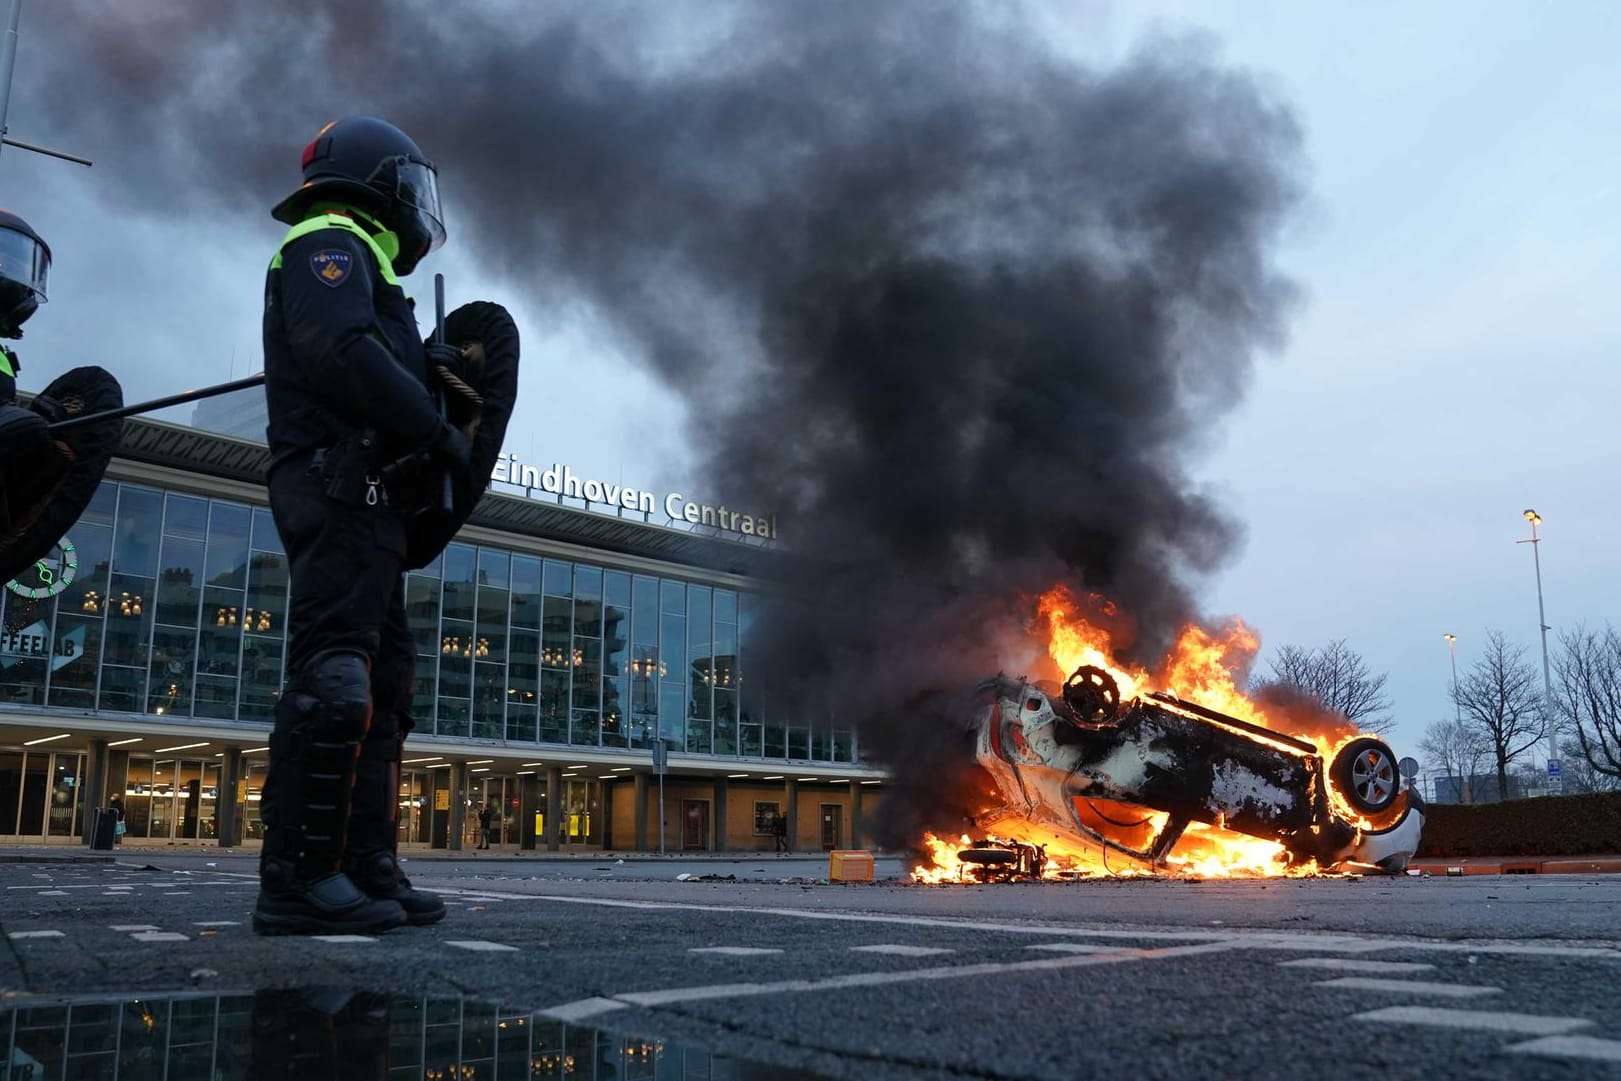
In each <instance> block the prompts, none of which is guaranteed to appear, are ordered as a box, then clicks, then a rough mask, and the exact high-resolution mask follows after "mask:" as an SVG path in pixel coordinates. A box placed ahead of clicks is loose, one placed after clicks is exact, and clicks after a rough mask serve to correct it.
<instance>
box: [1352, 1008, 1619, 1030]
mask: <svg viewBox="0 0 1621 1081" xmlns="http://www.w3.org/2000/svg"><path fill="white" fill-rule="evenodd" d="M1351 1020H1353V1021H1377V1022H1379V1023H1381V1024H1388V1023H1390V1022H1395V1023H1396V1024H1398V1025H1428V1026H1430V1027H1431V1028H1462V1029H1473V1030H1475V1031H1478V1032H1506V1033H1509V1034H1511V1035H1515V1036H1562V1035H1564V1034H1565V1033H1567V1032H1570V1031H1572V1030H1574V1029H1578V1028H1586V1027H1587V1026H1588V1025H1591V1024H1592V1023H1593V1022H1591V1021H1588V1020H1586V1019H1585V1018H1581V1017H1545V1016H1542V1015H1540V1014H1532V1013H1492V1012H1490V1011H1487V1010H1448V1009H1443V1008H1442V1007H1440V1006H1386V1007H1385V1008H1384V1009H1382V1010H1373V1011H1371V1012H1369V1013H1357V1014H1352V1015H1351Z"/></svg>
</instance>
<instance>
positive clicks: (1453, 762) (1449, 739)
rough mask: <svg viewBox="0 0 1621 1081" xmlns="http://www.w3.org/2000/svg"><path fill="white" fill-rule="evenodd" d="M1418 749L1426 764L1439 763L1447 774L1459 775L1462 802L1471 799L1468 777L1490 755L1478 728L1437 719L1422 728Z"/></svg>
mask: <svg viewBox="0 0 1621 1081" xmlns="http://www.w3.org/2000/svg"><path fill="white" fill-rule="evenodd" d="M1418 750H1419V753H1420V754H1422V755H1423V756H1424V760H1425V762H1426V763H1427V764H1429V765H1431V766H1434V767H1438V768H1439V769H1440V770H1441V771H1442V772H1443V773H1445V774H1446V775H1447V776H1448V777H1456V778H1458V780H1459V783H1460V784H1461V785H1462V788H1461V789H1460V790H1459V798H1460V799H1462V800H1463V802H1465V803H1473V802H1474V792H1473V791H1472V788H1471V785H1472V783H1473V782H1472V780H1471V778H1473V777H1474V776H1475V775H1476V774H1478V773H1479V772H1480V768H1481V766H1483V765H1484V764H1485V763H1486V762H1487V760H1488V759H1490V757H1491V747H1490V745H1489V744H1488V743H1487V742H1486V740H1485V738H1484V737H1483V736H1482V735H1481V734H1480V732H1479V731H1477V730H1476V729H1475V728H1474V727H1473V726H1471V725H1468V724H1465V723H1464V722H1462V721H1458V720H1449V721H1436V722H1435V723H1434V724H1432V725H1430V726H1429V727H1428V728H1426V729H1424V738H1423V739H1421V740H1419V741H1418Z"/></svg>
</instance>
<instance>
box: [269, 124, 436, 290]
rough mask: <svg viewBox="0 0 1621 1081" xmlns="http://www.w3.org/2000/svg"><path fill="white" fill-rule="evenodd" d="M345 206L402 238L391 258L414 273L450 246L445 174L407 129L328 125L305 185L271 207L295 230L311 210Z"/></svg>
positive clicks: (307, 158)
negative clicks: (443, 205) (441, 178)
mask: <svg viewBox="0 0 1621 1081" xmlns="http://www.w3.org/2000/svg"><path fill="white" fill-rule="evenodd" d="M321 202H336V203H345V204H348V205H350V206H353V207H354V208H355V209H356V210H360V211H363V212H364V213H367V214H370V215H372V216H373V217H375V218H376V219H377V220H378V221H379V222H381V223H382V225H383V227H384V228H386V229H388V230H389V231H390V232H392V233H393V234H394V235H395V236H397V237H399V240H400V250H399V254H398V255H396V256H394V258H393V259H392V260H391V261H392V262H393V264H394V272H395V273H396V274H409V273H411V271H413V270H415V269H416V265H417V262H418V260H420V259H421V258H422V257H423V256H424V255H427V254H428V253H429V252H430V251H433V249H435V248H437V247H438V246H439V245H441V244H443V243H444V242H445V218H444V212H443V211H441V210H440V208H439V183H438V171H437V170H436V169H435V168H434V167H433V162H431V161H429V160H428V159H427V157H426V156H424V155H423V153H422V148H421V147H419V146H417V144H416V143H415V142H414V141H413V140H412V139H411V137H410V136H409V135H407V134H405V132H403V131H401V130H400V129H399V128H396V127H395V126H394V125H393V124H390V123H389V122H388V121H386V120H379V119H377V118H376V117H373V116H349V117H345V118H344V119H342V120H334V121H333V122H332V123H330V124H328V125H327V126H326V127H324V128H322V129H321V131H320V134H318V135H317V136H316V137H315V139H314V141H313V142H311V143H310V145H309V146H306V147H305V148H304V184H303V186H302V187H300V188H299V189H298V190H297V191H295V192H293V193H292V194H291V195H289V196H288V197H287V198H285V199H283V200H282V201H281V202H280V203H277V204H276V208H275V209H274V210H272V211H271V212H270V213H271V216H272V217H274V218H275V219H276V220H277V221H282V222H286V223H287V224H288V225H296V224H298V222H300V221H302V220H303V218H304V215H305V214H307V213H308V212H309V209H310V207H311V206H313V205H315V204H316V203H321Z"/></svg>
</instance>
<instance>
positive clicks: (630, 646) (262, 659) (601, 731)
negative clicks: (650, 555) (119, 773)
mask: <svg viewBox="0 0 1621 1081" xmlns="http://www.w3.org/2000/svg"><path fill="white" fill-rule="evenodd" d="M68 539H69V540H70V541H71V542H72V543H73V545H74V547H75V548H76V550H77V554H78V571H77V574H76V575H75V576H74V578H73V580H72V582H71V583H70V584H69V585H68V586H67V587H66V588H65V589H63V590H62V591H61V592H60V593H59V594H58V595H56V596H54V597H47V598H43V599H38V600H35V599H30V598H25V597H22V596H20V595H18V594H16V593H14V592H12V591H10V590H6V591H5V597H4V607H3V609H0V629H3V636H0V706H3V705H5V704H11V705H22V706H47V707H62V708H65V709H73V710H92V709H93V710H101V711H110V712H117V713H146V714H153V715H162V716H166V717H196V718H207V719H209V720H213V721H246V722H259V723H268V722H269V721H270V719H271V714H272V711H273V709H274V706H275V701H276V696H277V695H278V693H279V692H280V689H281V684H282V679H283V675H284V673H283V670H282V665H283V656H284V653H285V650H284V648H283V647H284V636H285V634H286V615H287V585H288V581H287V560H286V556H285V554H284V553H283V551H282V548H281V543H280V541H279V540H278V538H277V536H276V532H275V528H274V526H273V524H272V522H271V518H270V512H269V511H268V510H266V509H264V508H263V507H255V506H250V505H248V504H245V503H238V502H232V501H229V500H224V499H214V498H208V497H204V496H198V495H194V494H189V493H184V492H177V491H165V490H162V489H160V488H157V487H152V486H147V485H141V484H134V483H129V482H116V481H107V482H105V483H103V484H102V486H101V488H100V490H99V491H98V492H97V495H96V498H95V499H94V500H93V501H92V503H91V505H90V507H89V509H88V510H87V511H86V512H85V514H84V515H83V516H82V517H81V518H80V520H79V523H78V524H77V525H75V526H74V528H73V530H72V531H71V532H70V533H69V536H68ZM406 606H407V609H408V611H409V615H410V622H411V629H412V632H413V635H414V637H415V641H416V651H417V669H416V684H415V698H414V712H415V716H416V722H417V731H418V732H419V733H431V734H434V735H436V736H442V737H449V738H452V739H455V738H469V739H476V740H501V741H505V742H508V743H516V744H535V745H548V744H550V745H565V746H572V747H606V748H624V749H627V750H628V749H631V748H647V747H649V746H651V744H652V742H653V741H654V740H655V739H657V738H661V737H662V738H663V739H666V740H669V741H671V746H672V749H674V750H677V751H681V750H684V751H688V752H692V753H700V754H715V755H725V756H740V757H749V758H766V759H771V758H792V759H798V760H802V761H823V762H851V761H853V760H854V758H855V753H856V748H855V740H854V736H853V734H852V733H851V731H850V730H849V729H848V728H845V727H841V726H839V725H838V724H836V723H829V722H825V721H824V722H820V723H817V724H812V723H809V722H806V721H802V720H800V719H796V718H792V717H788V716H785V715H783V714H782V713H781V712H777V711H772V710H770V709H769V708H768V705H767V700H766V696H765V695H763V694H761V693H760V689H759V688H758V687H756V686H754V685H753V684H752V683H750V682H748V681H746V680H745V678H744V676H745V665H746V661H747V658H748V651H749V641H750V635H751V631H752V630H753V628H755V627H756V626H757V622H758V615H759V613H758V602H757V599H756V598H755V597H754V596H753V595H751V594H748V593H740V592H738V591H736V590H733V589H726V588H720V587H717V586H714V585H707V584H703V583H700V582H694V581H688V580H684V579H679V578H672V577H662V576H656V575H651V574H644V573H636V572H633V571H630V570H625V569H619V568H615V567H612V566H609V565H607V564H606V563H603V564H597V563H588V562H580V561H568V560H562V559H553V558H548V557H543V556H541V555H536V554H530V553H526V552H519V551H513V550H509V549H505V548H500V547H493V546H485V545H472V544H461V543H457V544H452V545H450V547H449V548H447V549H446V550H445V553H444V554H443V556H441V558H440V559H438V560H437V561H435V563H434V564H432V565H431V566H429V567H427V568H424V569H423V570H422V571H419V572H413V573H411V574H409V575H407V577H406ZM178 768H179V767H178V766H176V767H175V769H177V770H178ZM193 780H195V781H196V782H197V784H198V785H199V787H203V788H206V785H207V778H203V777H197V778H182V777H180V776H179V774H178V773H176V774H175V777H174V779H173V781H171V782H168V783H170V784H172V785H173V786H175V788H174V790H175V791H177V792H178V791H180V786H182V785H183V784H190V783H192V781H193ZM158 783H159V782H158V779H157V777H156V775H154V778H153V780H152V784H153V786H154V791H156V790H157V789H156V786H157V785H158ZM177 806H178V805H177ZM173 813H180V812H179V811H175V812H173ZM201 821H202V820H201V819H200V820H199V823H200V822H201ZM199 828H202V827H201V825H199ZM0 832H3V831H0Z"/></svg>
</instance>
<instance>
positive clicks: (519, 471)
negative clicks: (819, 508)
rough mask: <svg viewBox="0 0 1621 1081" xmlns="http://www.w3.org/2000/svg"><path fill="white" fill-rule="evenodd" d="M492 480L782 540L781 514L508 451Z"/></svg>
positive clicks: (724, 530)
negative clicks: (530, 460)
mask: <svg viewBox="0 0 1621 1081" xmlns="http://www.w3.org/2000/svg"><path fill="white" fill-rule="evenodd" d="M490 479H491V480H492V481H497V482H499V483H501V484H511V485H516V486H517V487H519V488H522V489H524V490H525V492H526V494H527V493H533V492H537V491H538V492H544V493H546V494H547V495H557V496H563V497H565V498H567V499H580V500H583V501H585V502H586V503H588V504H591V503H595V504H598V505H601V506H604V507H616V508H621V509H624V510H630V511H636V512H637V513H638V514H656V513H658V512H659V510H661V509H662V510H663V511H664V514H665V516H666V517H668V518H669V519H670V520H671V521H672V522H687V523H689V524H691V525H701V526H711V527H713V528H715V529H719V530H721V531H723V532H727V533H740V534H742V535H744V536H748V537H758V538H760V539H762V540H776V539H777V516H776V515H775V514H747V513H745V512H743V511H736V510H732V509H730V508H728V507H727V506H726V505H725V504H719V505H715V504H710V503H699V502H697V501H696V500H692V499H688V498H687V497H686V496H685V495H683V494H682V493H680V492H665V493H658V492H653V491H650V490H649V489H646V488H634V487H632V486H630V485H628V484H611V483H609V482H607V481H602V480H598V479H596V478H595V477H582V476H580V475H579V474H578V473H576V472H574V470H572V469H570V468H569V467H568V466H566V465H560V464H558V463H555V462H554V463H553V464H551V465H549V466H547V467H546V468H545V469H542V468H541V467H539V466H536V465H529V464H527V463H525V462H520V461H519V460H518V456H517V455H516V454H503V455H501V456H500V457H499V458H497V459H496V460H495V468H494V469H492V470H490Z"/></svg>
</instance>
